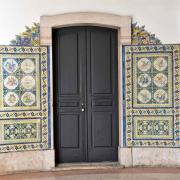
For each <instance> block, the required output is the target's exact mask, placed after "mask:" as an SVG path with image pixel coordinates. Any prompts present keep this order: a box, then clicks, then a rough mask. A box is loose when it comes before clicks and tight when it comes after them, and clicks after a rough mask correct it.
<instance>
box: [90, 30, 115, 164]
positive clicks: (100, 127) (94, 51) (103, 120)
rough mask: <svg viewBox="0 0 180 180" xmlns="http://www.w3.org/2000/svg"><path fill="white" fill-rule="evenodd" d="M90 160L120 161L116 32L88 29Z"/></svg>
mask: <svg viewBox="0 0 180 180" xmlns="http://www.w3.org/2000/svg"><path fill="white" fill-rule="evenodd" d="M87 67H88V68H87V104H88V106H87V113H88V161H90V162H91V161H117V160H118V139H119V138H118V126H119V125H118V103H117V101H118V95H117V88H118V84H117V68H118V63H117V31H116V30H111V29H107V28H103V29H102V28H92V27H89V28H88V30H87Z"/></svg>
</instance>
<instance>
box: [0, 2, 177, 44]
mask: <svg viewBox="0 0 180 180" xmlns="http://www.w3.org/2000/svg"><path fill="white" fill-rule="evenodd" d="M0 3H1V6H0V27H1V29H0V44H4V45H6V44H9V41H10V40H11V39H13V38H14V35H15V34H19V32H22V31H23V30H24V26H25V25H28V26H31V24H32V22H39V21H40V16H42V15H54V14H62V13H69V12H89V11H94V12H105V13H113V14H117V15H124V16H132V19H133V22H138V24H139V25H146V29H147V30H148V31H150V32H152V33H155V34H156V35H157V36H158V37H159V39H160V40H162V43H179V42H180V1H179V0H173V1H169V0H133V1H132V0H53V1H52V0H6V1H3V0H0Z"/></svg>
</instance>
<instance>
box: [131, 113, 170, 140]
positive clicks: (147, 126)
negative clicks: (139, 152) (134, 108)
mask: <svg viewBox="0 0 180 180" xmlns="http://www.w3.org/2000/svg"><path fill="white" fill-rule="evenodd" d="M133 129H134V134H133V139H139V140H141V139H150V140H152V139H153V140H158V139H171V140H172V139H173V116H133Z"/></svg>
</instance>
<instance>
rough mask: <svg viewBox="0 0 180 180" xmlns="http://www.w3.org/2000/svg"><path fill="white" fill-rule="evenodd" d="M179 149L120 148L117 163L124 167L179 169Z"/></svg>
mask: <svg viewBox="0 0 180 180" xmlns="http://www.w3.org/2000/svg"><path fill="white" fill-rule="evenodd" d="M179 154H180V148H121V147H119V163H120V165H122V166H124V167H180V156H179Z"/></svg>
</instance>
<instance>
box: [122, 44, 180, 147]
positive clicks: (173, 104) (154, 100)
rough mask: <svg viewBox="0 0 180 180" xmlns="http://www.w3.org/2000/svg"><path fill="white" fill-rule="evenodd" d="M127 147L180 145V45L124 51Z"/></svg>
mask: <svg viewBox="0 0 180 180" xmlns="http://www.w3.org/2000/svg"><path fill="white" fill-rule="evenodd" d="M123 66H124V68H123V69H124V72H123V78H124V85H123V90H124V95H123V102H124V111H123V118H124V127H123V128H124V146H160V147H167V146H169V147H178V146H179V145H180V109H179V108H180V98H179V97H180V45H147V46H124V47H123Z"/></svg>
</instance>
